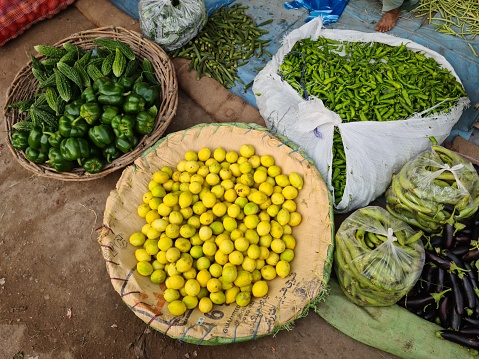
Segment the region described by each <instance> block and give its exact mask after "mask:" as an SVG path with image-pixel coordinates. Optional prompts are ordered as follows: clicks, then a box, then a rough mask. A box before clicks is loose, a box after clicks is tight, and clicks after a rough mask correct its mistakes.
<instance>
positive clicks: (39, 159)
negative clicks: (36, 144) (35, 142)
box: [25, 147, 48, 163]
mask: <svg viewBox="0 0 479 359" xmlns="http://www.w3.org/2000/svg"><path fill="white" fill-rule="evenodd" d="M25 157H26V158H27V160H29V161H32V162H35V163H45V161H46V160H47V159H48V153H47V152H40V151H39V150H36V149H35V148H32V147H27V148H26V149H25Z"/></svg>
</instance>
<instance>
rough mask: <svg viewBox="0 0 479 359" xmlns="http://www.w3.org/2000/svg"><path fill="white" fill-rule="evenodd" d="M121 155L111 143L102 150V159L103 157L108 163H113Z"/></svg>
mask: <svg viewBox="0 0 479 359" xmlns="http://www.w3.org/2000/svg"><path fill="white" fill-rule="evenodd" d="M122 154H123V153H122V152H121V151H120V150H119V149H118V148H117V147H116V145H115V143H111V144H109V145H108V146H106V147H105V148H103V157H105V159H106V161H107V162H108V163H111V162H113V161H114V160H116V159H117V158H118V157H120V156H121V155H122Z"/></svg>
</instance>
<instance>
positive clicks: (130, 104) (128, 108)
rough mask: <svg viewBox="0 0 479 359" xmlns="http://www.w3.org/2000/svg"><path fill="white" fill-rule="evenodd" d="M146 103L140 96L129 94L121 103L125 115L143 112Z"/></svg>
mask: <svg viewBox="0 0 479 359" xmlns="http://www.w3.org/2000/svg"><path fill="white" fill-rule="evenodd" d="M145 105H146V101H145V99H144V98H143V97H141V96H140V95H137V94H134V93H130V94H129V95H127V96H126V97H125V99H124V101H123V111H124V112H126V113H138V112H140V111H144V110H145Z"/></svg>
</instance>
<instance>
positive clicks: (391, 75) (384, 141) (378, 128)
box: [253, 19, 470, 212]
mask: <svg viewBox="0 0 479 359" xmlns="http://www.w3.org/2000/svg"><path fill="white" fill-rule="evenodd" d="M320 25H321V23H320V19H315V20H313V21H311V22H310V23H307V24H306V25H303V26H302V27H301V28H299V29H296V30H294V31H292V32H291V33H290V34H289V35H288V36H287V37H286V39H285V40H284V41H283V43H284V45H283V46H282V47H281V48H280V49H279V50H278V52H277V54H276V55H275V56H274V57H273V59H272V61H270V63H268V64H267V65H266V66H265V68H264V69H263V70H262V71H261V72H260V73H259V74H258V75H257V76H256V78H255V83H254V85H253V92H254V93H255V95H256V102H257V105H258V108H259V110H260V113H261V115H262V116H263V118H265V122H266V124H267V126H268V127H269V128H272V129H273V130H274V131H276V132H278V133H280V134H282V135H285V136H287V137H288V138H290V139H291V140H293V141H295V142H296V143H298V144H300V145H301V146H302V148H303V149H304V150H305V151H306V152H307V153H308V154H309V155H310V156H311V157H312V158H313V159H314V160H315V162H316V165H317V167H318V168H319V170H320V171H321V173H322V174H323V177H324V178H326V179H327V180H328V186H329V188H330V189H331V191H332V192H333V195H334V205H335V210H336V211H337V212H349V211H351V210H354V209H357V208H360V207H363V206H366V205H367V204H368V203H370V202H371V201H372V200H374V199H375V198H377V197H378V196H380V195H381V194H383V193H384V191H385V190H386V188H387V187H388V185H389V183H390V180H391V175H392V173H394V171H396V170H397V169H398V168H400V167H401V166H402V165H403V164H404V163H405V162H406V161H407V160H409V159H410V158H411V157H412V156H414V155H416V154H418V153H420V152H422V151H424V150H425V149H426V148H427V147H428V146H429V145H430V143H429V140H428V139H429V137H431V136H432V137H435V138H436V139H437V140H438V142H439V143H442V141H444V140H445V139H446V138H447V136H448V135H449V134H450V131H451V129H452V127H453V126H454V124H455V123H456V122H457V121H458V120H459V118H460V116H461V114H462V111H463V110H464V109H465V108H466V107H467V106H468V104H469V102H470V101H469V99H468V97H467V94H466V92H465V90H464V88H463V86H462V83H461V82H460V79H459V78H458V76H457V74H456V73H455V71H454V69H453V67H452V66H451V65H450V64H449V63H448V61H447V60H446V59H445V58H444V57H443V56H441V55H440V54H438V53H436V52H434V51H432V50H429V49H427V48H426V47H424V46H421V45H419V44H415V43H413V42H411V41H409V40H406V39H400V38H397V37H393V36H391V35H387V34H369V33H363V32H359V31H351V30H337V29H335V30H327V29H322V28H321V27H320Z"/></svg>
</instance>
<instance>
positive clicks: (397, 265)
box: [334, 206, 425, 307]
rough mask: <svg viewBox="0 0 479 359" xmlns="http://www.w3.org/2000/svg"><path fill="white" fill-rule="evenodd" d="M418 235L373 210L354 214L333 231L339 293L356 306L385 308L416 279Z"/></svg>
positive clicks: (420, 260)
mask: <svg viewBox="0 0 479 359" xmlns="http://www.w3.org/2000/svg"><path fill="white" fill-rule="evenodd" d="M422 237H423V232H422V231H417V230H414V229H413V228H412V227H411V226H409V225H408V224H407V223H405V222H403V221H401V220H399V219H397V218H395V217H393V216H392V215H391V214H390V213H389V212H388V211H387V210H385V209H384V208H382V207H378V206H368V207H363V208H360V209H358V210H356V211H354V212H353V213H352V214H351V215H350V216H349V217H347V218H346V219H345V220H344V221H343V222H342V223H341V225H340V227H339V229H338V231H337V232H336V243H337V246H336V248H335V252H334V270H335V273H336V275H337V277H338V282H339V285H340V287H341V289H342V290H343V292H344V294H345V295H346V296H347V297H348V298H349V299H350V300H351V301H352V302H354V303H355V304H357V305H360V306H376V307H381V306H390V305H393V304H395V303H396V302H397V301H398V300H399V299H401V297H403V296H404V295H405V294H406V293H407V292H408V291H409V290H410V289H411V288H412V287H413V286H414V284H416V282H417V280H418V279H419V277H420V275H421V273H422V270H423V267H424V262H425V252H424V247H423V243H422V241H421V239H422Z"/></svg>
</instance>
